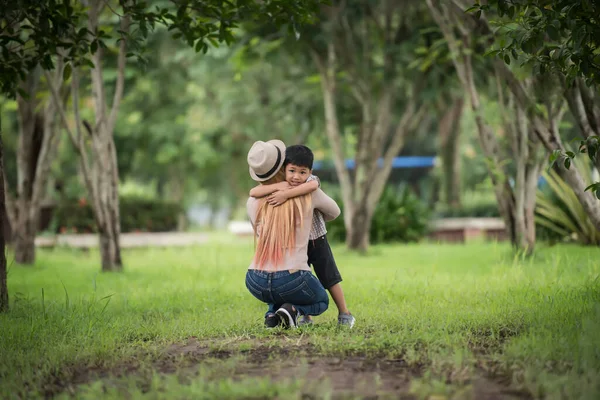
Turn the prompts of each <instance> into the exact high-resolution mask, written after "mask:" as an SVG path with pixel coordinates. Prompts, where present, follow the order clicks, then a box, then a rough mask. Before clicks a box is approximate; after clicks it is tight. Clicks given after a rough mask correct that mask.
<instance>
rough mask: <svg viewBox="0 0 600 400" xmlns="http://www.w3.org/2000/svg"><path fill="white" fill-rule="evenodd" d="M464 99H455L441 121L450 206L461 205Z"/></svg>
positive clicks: (441, 142) (444, 173)
mask: <svg viewBox="0 0 600 400" xmlns="http://www.w3.org/2000/svg"><path fill="white" fill-rule="evenodd" d="M463 105H464V100H463V99H462V98H460V99H455V100H454V103H453V104H452V106H451V107H449V108H448V110H447V111H446V113H445V114H444V115H443V116H442V118H441V119H440V123H439V135H440V155H441V158H442V166H443V178H444V179H443V187H444V194H445V200H446V203H447V204H448V206H450V207H453V208H455V207H460V192H461V190H460V188H461V179H460V151H459V149H460V140H459V139H460V119H461V116H462V110H463Z"/></svg>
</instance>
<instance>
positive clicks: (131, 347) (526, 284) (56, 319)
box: [0, 236, 600, 399]
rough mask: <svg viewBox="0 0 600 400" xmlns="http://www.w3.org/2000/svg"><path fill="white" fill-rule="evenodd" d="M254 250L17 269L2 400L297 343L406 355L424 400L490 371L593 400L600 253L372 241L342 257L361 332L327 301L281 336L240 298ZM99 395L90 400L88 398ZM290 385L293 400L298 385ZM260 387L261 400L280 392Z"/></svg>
mask: <svg viewBox="0 0 600 400" xmlns="http://www.w3.org/2000/svg"><path fill="white" fill-rule="evenodd" d="M252 246H253V244H252V240H251V239H250V240H248V239H239V238H228V237H225V236H223V237H219V240H212V241H211V242H210V243H209V244H207V245H205V246H198V247H193V248H185V249H143V250H141V249H140V250H129V251H126V252H125V253H124V260H125V264H126V266H125V271H124V272H123V273H120V274H103V273H100V267H99V257H98V254H97V253H96V252H95V251H91V252H80V251H75V250H68V249H58V250H54V251H51V250H44V251H40V252H39V253H38V260H37V263H36V265H35V266H34V267H21V266H16V265H11V266H10V268H9V290H10V294H11V311H10V313H9V314H7V315H3V316H0V398H4V397H9V398H10V397H11V395H12V396H14V397H17V396H25V395H26V394H27V393H29V394H31V393H32V392H35V391H37V390H43V387H42V383H43V382H45V379H47V377H48V376H49V375H50V374H54V375H57V374H60V373H61V371H63V370H64V369H65V368H67V367H68V366H73V365H80V364H81V365H111V364H113V363H116V362H118V361H119V360H124V359H127V358H129V357H139V355H140V354H141V353H143V352H150V353H151V352H153V351H157V349H161V348H164V347H165V346H167V345H168V344H169V343H174V342H182V341H185V340H186V339H187V338H189V337H190V336H195V337H197V338H198V339H199V340H204V339H213V340H214V341H216V343H219V342H224V343H225V342H226V343H235V342H236V340H240V339H253V340H259V341H262V342H263V343H264V342H265V341H267V342H269V343H270V345H273V346H285V345H286V343H287V341H286V339H285V338H286V337H296V336H297V337H298V338H300V336H302V340H303V341H304V342H306V343H307V344H308V345H311V346H312V347H313V348H314V349H316V350H317V351H319V352H322V353H326V354H330V353H335V354H351V353H356V354H365V355H368V356H383V357H389V358H403V359H404V360H406V362H407V363H408V364H409V365H415V366H420V367H422V368H425V370H424V371H425V372H426V373H424V374H423V376H422V378H421V379H420V380H419V381H418V382H417V384H415V388H416V389H415V391H416V393H420V394H423V393H429V394H430V393H431V392H432V391H434V392H435V391H439V390H441V389H439V390H438V389H436V388H437V387H438V386H439V385H440V382H442V386H443V382H444V381H445V380H446V379H445V378H447V377H448V376H453V377H454V378H452V379H451V380H453V381H454V380H457V379H458V378H456V377H457V376H459V374H457V372H456V371H459V370H460V371H463V370H464V371H467V372H465V373H467V374H473V373H475V368H482V365H484V367H483V368H493V369H494V371H496V373H497V374H503V375H507V376H510V377H511V378H512V380H513V385H514V386H515V387H517V388H525V389H526V390H528V391H529V392H530V393H532V394H533V395H534V396H545V397H546V398H590V399H591V398H598V397H600V387H599V385H600V384H599V383H598V382H600V278H599V276H600V249H598V248H582V247H575V246H557V247H552V248H542V249H540V250H539V251H538V252H537V253H536V255H535V257H534V258H531V259H522V258H520V257H514V256H513V255H512V253H511V252H510V249H509V248H508V247H507V246H506V245H504V244H495V243H490V244H483V243H482V244H471V245H468V246H456V245H454V246H453V245H435V244H421V245H406V246H403V245H394V246H392V245H388V246H378V247H374V248H373V249H372V251H371V254H370V256H368V257H364V256H360V255H357V254H354V253H350V252H348V251H346V250H345V249H344V248H343V247H341V246H338V247H335V248H334V254H335V255H336V259H337V262H338V265H339V266H340V269H341V272H342V275H343V277H344V282H343V283H342V286H343V288H344V291H345V294H346V298H347V301H348V305H349V308H350V310H351V311H352V313H353V314H354V315H355V316H356V318H357V324H356V327H355V329H354V330H352V331H350V332H347V331H339V330H338V329H336V317H337V311H336V310H335V306H334V304H333V302H331V306H330V309H329V310H328V311H327V312H326V313H324V314H323V315H321V316H319V317H317V318H315V322H316V326H315V327H314V328H313V329H308V330H302V331H297V332H289V333H287V334H286V335H283V336H282V335H280V334H279V335H273V334H272V333H270V332H266V331H265V330H264V329H263V327H262V316H263V314H264V306H263V305H262V304H261V303H259V302H258V301H256V300H255V299H254V298H253V297H252V296H251V295H250V294H249V293H248V292H247V290H246V288H245V285H244V275H245V272H246V268H247V266H248V264H249V260H250V258H251V253H252ZM9 259H10V257H9ZM244 346H251V344H250V345H248V344H247V343H245V344H244ZM452 374H454V375H452ZM455 378H456V379H455ZM132 379H133V378H132ZM151 381H152V382H153V384H152V385H151V387H150V389H148V390H150V392H152V391H153V390H159V388H160V387H162V388H163V389H164V387H165V385H166V386H168V387H169V393H181V395H180V396H181V398H185V397H186V394H189V395H190V396H192V397H193V395H194V393H196V392H202V391H209V392H211V391H212V392H211V393H215V395H216V394H218V393H221V392H219V390H225V391H228V393H234V392H235V391H236V390H238V389H239V390H242V389H243V388H244V387H246V386H248V385H247V384H244V383H243V382H238V383H235V382H229V383H223V384H222V385H221V386H218V385H217V386H214V384H213V383H211V382H195V383H194V384H186V383H181V382H179V381H178V380H177V379H171V378H169V377H163V376H156V377H153V378H152V379H151ZM211 385H213V386H211ZM223 385H225V386H223ZM228 385H229V386H228ZM236 385H238V386H239V385H241V386H239V387H238V386H236ZM286 385H287V386H286ZM96 386H97V385H96ZM96 386H95V385H94V384H93V383H92V384H91V385H89V386H86V388H85V390H84V391H83V392H82V394H83V393H85V394H86V396H88V395H89V396H90V398H92V397H94V393H100V392H98V390H100V389H98V388H97V387H96ZM284 386H285V387H286V388H287V389H286V390H288V391H289V390H292V393H295V392H294V391H295V390H298V389H297V386H298V383H297V382H287V383H285V384H284ZM257 387H259V389H260V390H259V389H257V390H258V391H257V395H262V396H267V395H268V393H271V392H268V391H269V390H271V389H269V387H268V385H266V386H264V385H262V386H261V385H258V386H257ZM294 388H296V389H294ZM114 390H117V391H118V390H122V388H121V389H114ZM132 390H133V389H132ZM136 390H138V389H136ZM244 390H245V389H244ZM129 393H133V392H131V391H129ZM117 397H118V396H117Z"/></svg>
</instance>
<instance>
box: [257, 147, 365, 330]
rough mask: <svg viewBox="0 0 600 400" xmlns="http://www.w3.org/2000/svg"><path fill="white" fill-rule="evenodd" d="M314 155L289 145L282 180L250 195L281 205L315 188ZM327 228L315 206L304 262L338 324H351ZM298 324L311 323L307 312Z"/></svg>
mask: <svg viewBox="0 0 600 400" xmlns="http://www.w3.org/2000/svg"><path fill="white" fill-rule="evenodd" d="M313 161H314V155H313V152H312V151H311V150H310V149H309V148H308V147H306V146H303V145H295V146H290V147H288V148H287V149H286V152H285V162H284V164H283V166H284V168H285V180H286V182H284V183H283V185H282V184H274V185H259V186H257V187H255V188H253V189H252V190H251V191H250V196H251V197H265V196H268V198H267V201H268V202H269V204H271V205H275V206H277V205H281V204H283V203H284V202H286V201H287V200H288V199H290V198H292V197H296V196H301V195H303V194H307V193H310V192H313V191H315V190H317V189H318V188H319V186H320V182H319V178H318V177H316V176H315V175H313V174H312V167H313ZM326 234H327V229H326V228H325V221H324V220H323V215H322V214H321V212H320V211H318V210H315V212H314V216H313V221H312V227H311V230H310V236H309V241H308V263H309V264H311V265H312V266H313V268H314V269H315V274H316V275H317V277H318V278H319V281H321V284H322V285H323V287H325V289H327V290H329V293H330V294H331V297H332V298H333V301H335V305H336V306H337V308H338V325H344V326H348V327H350V328H352V327H353V326H354V322H355V321H356V320H355V318H354V317H353V316H352V314H351V313H350V311H348V308H347V306H346V299H345V297H344V292H343V291H342V286H341V285H340V282H341V281H342V276H341V275H340V272H339V270H338V267H337V265H336V263H335V259H334V258H333V253H332V252H331V247H329V243H328V242H327V235H326ZM298 324H299V325H304V324H312V320H311V318H310V316H308V315H307V316H302V317H301V319H300V320H299V321H298Z"/></svg>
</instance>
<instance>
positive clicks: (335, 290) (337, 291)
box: [327, 283, 350, 314]
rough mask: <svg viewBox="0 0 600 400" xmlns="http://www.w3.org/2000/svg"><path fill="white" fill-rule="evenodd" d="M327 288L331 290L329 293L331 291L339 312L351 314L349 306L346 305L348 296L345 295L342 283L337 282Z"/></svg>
mask: <svg viewBox="0 0 600 400" xmlns="http://www.w3.org/2000/svg"><path fill="white" fill-rule="evenodd" d="M327 290H329V293H331V298H332V299H333V301H334V302H335V305H336V307H337V309H338V312H339V313H340V314H350V311H348V306H347V305H346V298H345V297H344V291H343V290H342V285H341V284H339V283H336V284H335V285H333V286H332V287H330V288H329V289H327Z"/></svg>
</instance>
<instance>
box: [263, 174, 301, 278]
mask: <svg viewBox="0 0 600 400" xmlns="http://www.w3.org/2000/svg"><path fill="white" fill-rule="evenodd" d="M283 181H285V168H281V169H280V170H279V171H278V172H277V174H276V175H275V176H273V177H272V178H271V179H269V180H267V181H265V182H261V183H262V184H263V185H270V184H273V183H279V182H283ZM310 200H311V197H310V195H303V196H298V197H294V198H291V199H289V200H288V201H286V202H285V203H283V204H282V205H280V206H277V207H274V206H272V205H270V204H269V203H268V202H267V199H266V198H262V199H260V200H259V205H258V212H257V214H256V224H255V227H254V247H255V254H254V263H255V265H256V266H257V267H258V269H261V267H262V266H264V265H265V264H267V263H271V264H273V265H275V266H279V265H281V263H282V262H283V258H284V256H285V252H286V251H289V250H290V249H292V248H293V247H295V246H296V225H297V224H300V226H302V224H303V220H304V214H305V213H306V212H307V211H308V208H309V207H310ZM258 227H260V235H259V234H258ZM257 238H258V239H257Z"/></svg>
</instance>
